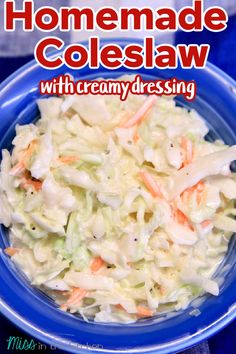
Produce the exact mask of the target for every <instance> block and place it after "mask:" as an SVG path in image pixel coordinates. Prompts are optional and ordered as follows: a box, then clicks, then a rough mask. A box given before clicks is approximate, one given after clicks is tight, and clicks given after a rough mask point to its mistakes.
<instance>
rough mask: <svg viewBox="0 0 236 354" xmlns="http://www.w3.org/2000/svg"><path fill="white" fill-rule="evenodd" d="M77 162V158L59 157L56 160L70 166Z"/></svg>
mask: <svg viewBox="0 0 236 354" xmlns="http://www.w3.org/2000/svg"><path fill="white" fill-rule="evenodd" d="M78 160H79V157H78V156H61V157H59V158H58V161H60V162H62V163H64V164H70V163H73V162H76V161H78Z"/></svg>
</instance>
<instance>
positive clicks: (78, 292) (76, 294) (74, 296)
mask: <svg viewBox="0 0 236 354" xmlns="http://www.w3.org/2000/svg"><path fill="white" fill-rule="evenodd" d="M87 295H88V291H87V290H84V289H80V288H73V290H72V292H71V295H70V297H69V299H68V300H67V301H66V302H65V303H64V304H62V305H61V306H60V308H61V309H62V310H65V311H66V310H67V308H68V307H69V306H71V305H76V304H79V303H80V302H81V300H83V298H84V297H86V296H87Z"/></svg>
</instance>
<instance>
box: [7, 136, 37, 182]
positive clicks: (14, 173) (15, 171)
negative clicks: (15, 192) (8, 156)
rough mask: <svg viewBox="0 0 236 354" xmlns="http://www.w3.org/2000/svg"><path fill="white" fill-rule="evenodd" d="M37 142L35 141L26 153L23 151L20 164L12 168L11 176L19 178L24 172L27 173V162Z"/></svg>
mask: <svg viewBox="0 0 236 354" xmlns="http://www.w3.org/2000/svg"><path fill="white" fill-rule="evenodd" d="M37 143H38V142H37V140H33V141H32V142H31V143H30V144H29V146H28V148H27V149H25V150H24V151H22V154H21V158H20V160H19V162H18V163H17V164H16V165H15V166H13V167H12V169H11V170H10V175H12V176H18V175H21V174H22V173H23V172H24V171H25V168H26V167H25V160H26V159H27V158H28V157H30V156H31V155H32V153H33V151H34V149H35V147H36V145H37Z"/></svg>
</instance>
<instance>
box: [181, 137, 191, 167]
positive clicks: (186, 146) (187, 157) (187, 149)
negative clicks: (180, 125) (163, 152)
mask: <svg viewBox="0 0 236 354" xmlns="http://www.w3.org/2000/svg"><path fill="white" fill-rule="evenodd" d="M180 146H181V148H182V149H183V150H184V158H183V164H182V166H181V168H183V167H185V166H186V165H188V164H190V163H191V162H192V161H193V143H192V141H191V140H189V139H188V138H186V137H185V136H183V137H182V138H181V142H180Z"/></svg>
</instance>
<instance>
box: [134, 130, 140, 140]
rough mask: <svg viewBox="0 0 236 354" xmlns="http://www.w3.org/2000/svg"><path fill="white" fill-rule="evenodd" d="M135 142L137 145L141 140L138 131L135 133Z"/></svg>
mask: <svg viewBox="0 0 236 354" xmlns="http://www.w3.org/2000/svg"><path fill="white" fill-rule="evenodd" d="M133 140H134V142H135V143H137V142H138V140H139V135H138V129H136V131H135V133H134V137H133Z"/></svg>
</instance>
